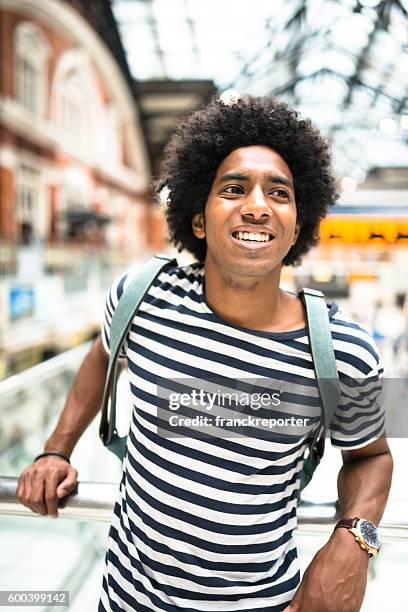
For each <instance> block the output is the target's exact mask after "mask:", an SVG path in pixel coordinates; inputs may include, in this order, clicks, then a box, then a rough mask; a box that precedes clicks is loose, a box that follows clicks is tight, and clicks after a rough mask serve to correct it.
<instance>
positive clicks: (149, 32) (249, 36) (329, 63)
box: [112, 0, 408, 182]
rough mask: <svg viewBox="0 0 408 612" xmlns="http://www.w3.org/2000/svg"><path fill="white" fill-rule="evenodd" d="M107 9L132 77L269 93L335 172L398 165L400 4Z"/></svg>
mask: <svg viewBox="0 0 408 612" xmlns="http://www.w3.org/2000/svg"><path fill="white" fill-rule="evenodd" d="M112 6H113V10H114V15H115V18H116V20H117V22H118V26H119V31H120V33H121V37H122V42H123V44H124V47H125V50H126V53H127V58H128V62H129V65H130V69H131V71H132V74H133V76H134V77H135V78H136V79H137V80H148V79H174V80H178V79H211V80H213V81H214V82H215V84H216V86H217V88H218V89H219V90H220V91H223V90H225V89H230V88H232V89H236V90H238V91H239V92H240V93H250V94H255V95H262V94H266V93H272V94H275V95H279V96H280V97H282V98H283V99H286V100H287V101H288V102H290V103H291V104H292V105H293V106H295V108H296V109H297V110H298V111H299V112H300V113H301V115H302V116H305V117H310V118H311V119H312V120H313V121H314V122H315V123H316V124H317V125H318V126H319V127H320V128H321V129H322V130H323V131H324V132H325V133H326V134H327V135H328V136H329V137H330V139H331V141H332V143H333V145H334V146H333V148H334V152H335V160H336V168H337V171H338V173H339V174H340V175H343V176H346V175H348V176H353V174H352V173H353V172H354V174H355V176H356V177H360V178H357V179H356V180H357V182H359V181H361V177H363V176H364V174H365V173H366V172H368V171H369V170H370V168H372V167H376V166H380V167H381V166H394V167H408V146H407V145H408V53H407V51H408V0H274V1H273V2H271V1H270V0H253V1H252V2H249V1H248V0H205V1H203V0H113V1H112ZM407 172H408V170H407Z"/></svg>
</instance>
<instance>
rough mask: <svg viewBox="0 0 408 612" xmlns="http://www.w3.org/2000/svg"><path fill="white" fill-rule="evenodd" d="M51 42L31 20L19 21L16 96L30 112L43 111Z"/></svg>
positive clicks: (16, 38) (16, 34)
mask: <svg viewBox="0 0 408 612" xmlns="http://www.w3.org/2000/svg"><path fill="white" fill-rule="evenodd" d="M48 52H49V45H48V43H47V41H46V40H45V37H44V35H43V34H42V32H41V30H40V28H39V27H38V26H36V25H35V24H34V23H31V22H26V21H25V22H23V23H20V24H19V25H18V26H17V28H16V33H15V64H16V70H15V74H16V91H15V95H16V98H17V100H18V101H19V102H20V103H21V104H22V105H23V106H24V107H25V108H26V109H27V110H29V111H30V112H32V113H35V114H40V115H42V114H43V113H44V106H45V104H44V102H45V93H46V85H47V82H46V69H47V64H46V62H47V57H48Z"/></svg>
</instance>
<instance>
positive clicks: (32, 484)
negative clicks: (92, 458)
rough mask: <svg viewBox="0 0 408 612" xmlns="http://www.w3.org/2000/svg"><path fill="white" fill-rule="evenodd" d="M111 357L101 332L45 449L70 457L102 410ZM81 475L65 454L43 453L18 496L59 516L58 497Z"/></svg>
mask: <svg viewBox="0 0 408 612" xmlns="http://www.w3.org/2000/svg"><path fill="white" fill-rule="evenodd" d="M108 361H109V358H108V355H107V353H106V351H105V349H104V348H103V345H102V340H101V337H100V336H98V337H97V339H96V340H95V342H94V343H93V344H92V347H91V349H90V351H89V353H88V354H87V355H86V357H85V359H84V361H83V362H82V365H81V367H80V368H79V371H78V374H77V375H76V377H75V380H74V382H73V385H72V387H71V389H70V391H69V393H68V396H67V399H66V402H65V406H64V409H63V411H62V413H61V415H60V418H59V420H58V423H57V425H56V427H55V429H54V431H53V432H52V434H51V436H50V437H49V438H48V440H47V442H46V444H45V447H44V450H50V451H51V450H55V451H60V452H62V453H64V455H67V456H68V457H70V455H71V453H72V451H73V449H74V447H75V445H76V443H77V442H78V440H79V438H80V437H81V436H82V434H83V433H84V431H85V430H86V428H87V427H88V425H89V424H90V423H91V421H92V420H93V419H94V417H95V416H96V414H97V413H98V412H99V410H100V407H101V404H102V398H103V390H104V385H105V379H106V372H107V369H108ZM77 476H78V472H77V470H76V469H75V468H73V467H72V466H71V465H70V464H69V463H68V462H67V461H65V459H63V458H62V457H57V456H55V455H47V456H45V457H41V458H40V459H37V461H35V462H33V463H32V464H31V465H29V466H28V467H26V468H25V470H24V471H23V472H22V473H21V476H20V479H19V482H18V487H17V497H18V499H19V500H20V502H21V503H22V504H24V505H25V506H27V507H28V508H30V509H31V510H33V512H37V513H39V514H43V515H46V514H50V515H52V516H58V499H60V498H62V497H64V496H65V495H67V494H68V493H70V492H71V491H73V490H74V489H75V487H76V485H77Z"/></svg>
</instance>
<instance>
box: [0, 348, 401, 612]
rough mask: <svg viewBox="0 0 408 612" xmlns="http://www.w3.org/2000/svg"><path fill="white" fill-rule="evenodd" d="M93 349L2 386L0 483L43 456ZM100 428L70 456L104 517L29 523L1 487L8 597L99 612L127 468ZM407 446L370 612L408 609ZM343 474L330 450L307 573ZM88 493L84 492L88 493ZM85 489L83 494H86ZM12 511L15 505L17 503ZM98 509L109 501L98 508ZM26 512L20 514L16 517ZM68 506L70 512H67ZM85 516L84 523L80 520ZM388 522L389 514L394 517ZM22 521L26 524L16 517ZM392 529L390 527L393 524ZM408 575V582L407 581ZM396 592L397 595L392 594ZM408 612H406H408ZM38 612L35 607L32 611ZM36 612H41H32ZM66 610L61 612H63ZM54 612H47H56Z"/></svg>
mask: <svg viewBox="0 0 408 612" xmlns="http://www.w3.org/2000/svg"><path fill="white" fill-rule="evenodd" d="M88 349H89V344H86V345H83V346H81V347H78V348H76V349H74V350H72V351H68V352H67V353H64V354H63V355H59V356H57V357H55V358H53V359H50V360H48V361H47V362H44V363H42V364H40V365H38V366H35V367H34V368H31V369H30V370H27V371H26V372H24V373H22V374H19V375H17V376H14V377H11V378H9V379H7V380H5V381H2V382H1V383H0V423H1V425H0V475H1V476H7V477H14V478H15V480H14V481H13V482H14V485H13V486H16V483H17V480H16V479H17V477H18V476H19V474H20V472H21V470H22V469H23V468H24V467H25V466H26V465H27V464H28V463H30V462H31V461H32V458H33V457H34V456H35V455H36V454H38V453H39V452H41V450H42V448H43V444H44V441H45V440H46V438H47V436H48V435H49V433H50V432H51V431H52V429H53V428H54V426H55V423H56V421H57V419H58V416H59V413H60V411H61V409H62V407H63V404H64V401H65V397H66V394H67V392H68V389H69V387H70V385H71V384H72V380H73V377H74V375H75V372H76V371H77V369H78V367H79V365H80V363H81V361H82V359H83V357H84V356H85V354H86V352H87V350H88ZM127 394H128V383H127V379H126V374H125V373H124V374H122V376H121V379H120V385H119V398H118V414H119V417H120V419H121V422H120V423H119V433H120V434H121V435H123V434H124V433H125V431H126V426H127V423H128V422H129V402H128V401H126V397H127ZM98 426H99V419H98V418H97V419H95V421H94V422H93V423H92V424H91V426H90V427H89V428H88V430H87V431H86V432H85V434H84V435H83V436H82V438H81V440H80V441H79V443H78V445H77V447H76V448H75V450H74V453H73V455H72V464H73V465H74V466H75V467H76V468H77V469H78V471H79V480H80V483H81V485H82V483H83V482H84V481H92V482H95V483H96V484H95V485H94V487H96V488H95V489H92V487H91V485H89V487H91V488H89V495H88V498H87V502H86V503H87V504H88V505H89V506H90V507H92V505H94V506H96V507H98V508H99V510H98V511H97V512H96V511H95V508H94V511H93V513H92V512H90V514H88V515H86V514H84V513H82V514H81V512H82V511H81V510H78V508H77V515H76V518H75V512H74V514H73V515H72V516H71V519H72V518H75V520H68V518H64V514H63V511H61V513H60V518H59V519H58V520H53V519H50V518H48V517H46V518H44V517H39V516H35V515H31V514H30V515H21V510H23V511H24V507H22V506H21V505H20V504H16V502H15V503H14V511H13V509H12V505H10V503H2V501H3V502H4V499H2V496H1V488H2V487H1V486H0V531H1V552H2V554H1V555H0V589H3V590H4V589H8V590H12V589H15V590H18V589H24V590H29V589H35V590H40V589H47V590H50V589H55V590H69V591H70V599H71V603H70V607H69V609H70V611H71V612H83V611H84V610H94V609H96V605H97V601H98V596H99V589H100V584H101V579H102V568H103V558H104V552H105V548H106V539H107V534H108V527H109V516H110V512H111V507H112V505H113V503H114V500H115V497H116V490H117V486H118V482H119V479H120V474H121V468H120V464H119V462H118V460H117V459H116V458H115V457H114V456H113V455H112V454H111V453H109V452H108V451H107V450H106V449H105V448H104V447H103V445H102V444H101V442H100V440H99V436H98ZM404 442H405V441H404V440H389V443H390V446H391V450H392V452H393V455H394V461H395V470H394V479H393V487H392V490H391V495H390V503H389V505H388V507H387V511H386V514H385V515H384V520H385V524H386V525H387V529H385V532H386V538H385V542H384V544H383V548H382V550H381V554H380V555H379V556H378V557H377V558H376V559H373V560H372V561H370V566H369V582H368V587H367V594H366V597H365V601H364V605H363V608H362V612H377V611H378V612H383V611H384V610H386V609H390V606H391V607H393V606H397V605H401V604H402V602H404V601H405V602H406V594H405V586H404V584H405V583H404V577H405V574H406V567H408V491H407V484H406V478H405V475H404V473H403V470H404V465H405V464H406V457H407V452H408V451H406V448H405V444H404ZM340 464H341V455H340V452H339V451H337V450H336V449H333V448H331V447H330V445H329V444H328V445H327V448H326V454H325V457H324V460H323V462H322V465H321V466H319V468H318V471H317V472H316V476H315V477H314V478H313V481H312V483H311V484H310V485H309V487H308V489H307V490H306V495H305V500H306V502H307V501H308V500H309V502H310V501H311V500H313V502H315V503H316V502H321V505H319V506H314V505H311V506H304V507H303V508H301V509H299V528H298V529H297V531H296V536H295V537H296V541H297V544H298V550H299V560H300V565H301V568H302V569H304V568H305V567H306V566H307V564H308V563H309V562H310V560H311V559H312V558H313V556H314V554H315V553H316V552H317V550H318V549H319V548H320V547H321V546H322V545H323V544H324V542H325V541H326V540H327V538H328V535H329V533H330V531H331V529H332V526H333V522H332V521H333V519H334V506H333V504H331V503H328V502H330V500H331V501H333V500H334V499H335V498H336V475H337V472H338V469H339V467H340ZM106 482H110V483H113V484H111V485H102V484H101V485H100V486H102V487H105V489H104V490H105V498H103V500H102V507H103V508H105V510H103V512H102V514H103V516H102V517H101V516H99V521H98V522H95V520H94V519H95V514H98V513H100V508H101V505H100V503H99V506H98V496H100V493H98V491H99V489H98V484H97V483H106ZM81 485H80V488H79V491H81ZM84 486H85V485H84ZM323 492H324V494H323ZM8 499H9V502H10V495H9V498H8ZM99 502H101V499H100V498H99ZM17 505H18V507H19V510H18V512H16V510H15V509H16V507H17ZM68 506H69V503H68V505H67V508H66V511H67V512H68V510H69V507H68ZM78 513H79V514H78ZM387 513H388V514H387ZM18 514H20V515H18ZM387 521H388V523H387ZM404 572H405V574H404ZM391 584H392V585H393V587H392V589H391V588H390V585H391ZM403 607H404V606H403ZM25 609H28V610H30V609H31V607H29V606H28V607H25ZM32 609H33V610H36V611H37V612H38V611H39V610H41V607H38V606H36V607H35V608H34V607H32ZM58 609H60V608H58ZM50 610H52V608H50V607H46V608H44V612H45V611H47V612H50Z"/></svg>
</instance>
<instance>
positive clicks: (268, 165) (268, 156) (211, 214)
mask: <svg viewBox="0 0 408 612" xmlns="http://www.w3.org/2000/svg"><path fill="white" fill-rule="evenodd" d="M192 227H193V231H194V234H195V236H197V238H202V239H205V240H206V241H207V255H206V260H205V263H206V265H216V266H217V267H218V268H219V270H220V271H222V272H224V273H227V274H232V275H233V276H237V275H238V276H251V277H257V276H262V275H265V274H268V273H269V272H271V271H272V270H274V269H275V268H276V267H277V266H279V267H280V264H281V262H282V260H283V259H284V257H285V256H286V255H287V253H288V252H289V250H290V248H291V247H292V245H293V244H295V242H296V240H297V238H298V236H299V231H300V227H299V225H298V224H297V223H296V202H295V192H294V185H293V177H292V173H291V171H290V169H289V166H288V165H287V164H286V162H285V161H284V159H283V158H282V157H281V156H280V155H278V153H276V152H275V151H273V150H272V149H270V148H269V147H266V146H258V145H257V146H250V147H241V148H239V149H235V150H234V151H232V153H230V154H229V155H228V156H227V157H226V158H225V159H224V160H223V161H222V162H221V164H220V166H219V168H218V170H217V174H216V176H215V179H214V182H213V184H212V187H211V191H210V194H209V196H208V200H207V203H206V207H205V213H204V215H203V214H202V213H198V214H196V215H195V216H194V218H193V223H192Z"/></svg>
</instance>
